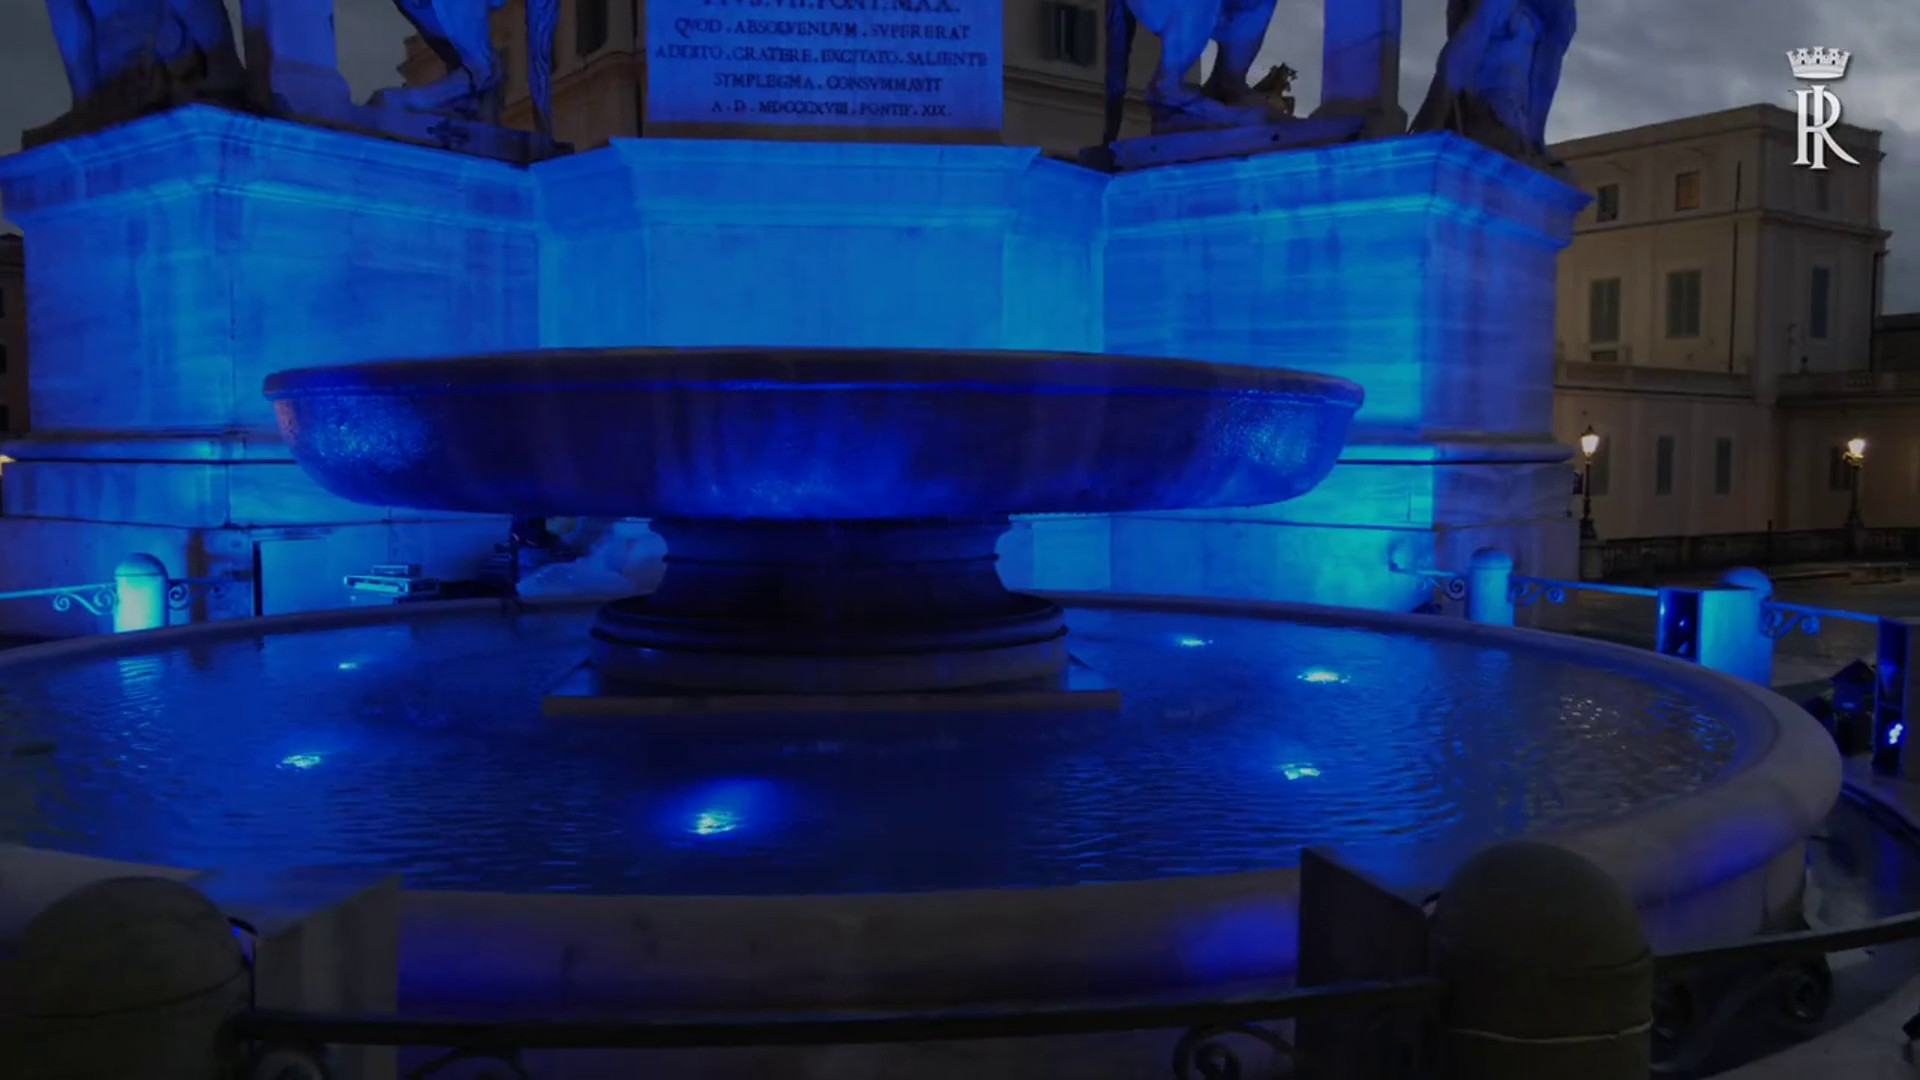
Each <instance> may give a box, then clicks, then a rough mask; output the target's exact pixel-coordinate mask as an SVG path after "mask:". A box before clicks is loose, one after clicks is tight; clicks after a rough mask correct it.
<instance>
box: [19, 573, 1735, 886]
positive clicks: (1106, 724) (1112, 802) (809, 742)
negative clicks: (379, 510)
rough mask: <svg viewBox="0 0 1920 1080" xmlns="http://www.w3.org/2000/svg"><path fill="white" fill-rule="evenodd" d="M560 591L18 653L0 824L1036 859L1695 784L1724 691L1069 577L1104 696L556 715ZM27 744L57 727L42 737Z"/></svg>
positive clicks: (1713, 743) (864, 867) (1563, 814)
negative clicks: (1090, 709)
mask: <svg viewBox="0 0 1920 1080" xmlns="http://www.w3.org/2000/svg"><path fill="white" fill-rule="evenodd" d="M587 622H588V615H587V614H586V613H585V612H568V613H547V614H538V615H530V616H522V617H520V618H518V619H512V620H510V619H508V618H506V617H504V616H499V615H493V614H486V615H472V616H461V617H457V618H456V617H445V616H437V617H431V618H423V619H419V620H416V621H413V622H409V623H403V624H390V625H384V626H371V627H358V628H351V629H340V630H327V631H319V632H312V633H302V634H295V635H284V636H278V637H272V638H267V639H263V640H242V641H233V642H228V643H218V644H208V645H204V646H198V647H194V648H182V649H169V650H165V651H161V652H156V653H154V654H152V655H148V656H138V657H130V658H119V659H106V660H96V661H89V662H86V663H83V664H72V665H61V664H53V663H50V664H47V665H46V666H45V667H42V668H35V669H32V670H19V669H16V670H14V671H9V672H7V673H6V676H5V681H4V687H0V747H7V746H11V747H14V748H16V749H17V748H20V747H24V746H28V745H29V744H34V743H40V744H43V745H42V746H41V747H40V750H41V751H42V752H38V753H32V754H26V755H22V756H14V757H11V758H6V757H0V840H10V841H24V842H28V843H33V844H40V845H47V846H53V847H59V848H64V849H67V850H73V851H80V852H85V853H88V854H95V855H105V856H111V857H116V858H123V859H135V860H142V861H151V862H162V863H170V864H175V865H186V866H202V867H212V866H227V867H251V866H274V865H281V866H284V865H313V864H352V865H360V866H369V867H381V868H386V869H390V870H394V871H398V872H400V873H402V874H404V875H405V878H406V880H407V882H408V884H409V885H412V886H415V887H427V888H467V889H507V890H538V891H595V892H616V891H620V892H657V893H754V892H842V891H866V890H919V889H941V888H963V887H989V886H1021V885H1034V886H1038V885H1058V884H1067V883H1074V882H1094V881H1116V880H1126V879H1136V878H1147V877H1157V876H1163V875H1177V874H1200V873H1212V872H1223V871H1237V870H1248V869H1255V868H1262V867H1273V866H1282V865H1290V864H1292V863H1294V862H1295V861H1297V858H1298V850H1299V848H1300V847H1301V846H1303V845H1306V844H1340V843H1366V844H1378V843H1383V842H1384V843H1389V844H1393V843H1414V842H1422V841H1436V840H1437V841H1448V842H1461V841H1478V840H1484V839H1487V838H1491V837H1494V836H1505V835H1512V834H1515V833H1519V832H1523V831H1527V830H1530V829H1536V828H1539V827H1541V826H1545V825H1563V824H1572V823H1577V822H1581V821H1588V820H1593V819H1597V818H1602V817H1606V816H1609V815H1612V814H1616V813H1618V812H1620V811H1622V810H1624V809H1627V808H1629V807H1633V806H1637V805H1640V804H1644V803H1647V802H1649V801H1653V800H1658V799H1663V798H1669V797H1672V796H1676V795H1680V794H1683V793H1685V792H1687V791H1689V790H1692V789H1694V788H1696V787H1697V786H1699V785H1700V784H1701V783H1703V782H1704V781H1705V780H1707V779H1709V778H1710V777H1712V776H1713V774H1714V773H1715V772H1716V771H1717V770H1718V769H1719V768H1720V767H1721V766H1722V765H1723V764H1724V763H1725V762H1726V761H1727V760H1728V759H1729V757H1730V756H1731V754H1732V752H1733V750H1734V739H1733V736H1732V734H1731V732H1730V730H1729V729H1728V727H1727V726H1726V725H1724V724H1723V723H1721V722H1719V721H1717V720H1715V719H1713V718H1711V717H1708V716H1706V715H1703V714H1702V712H1701V710H1700V708H1699V706H1698V705H1697V704H1696V703H1695V702H1693V701H1692V700H1690V699H1689V698H1687V697H1686V696H1684V695H1683V694H1681V693H1679V692H1677V691H1673V690H1670V689H1665V688H1658V687H1652V686H1646V685H1641V684H1637V683H1634V682H1631V681H1628V680H1627V679H1626V678H1625V677H1624V676H1623V675H1622V674H1621V673H1619V672H1616V671H1612V670H1607V669H1601V668H1587V667H1581V666H1578V665H1574V664H1569V663H1565V662H1561V661H1558V660H1554V659H1552V658H1549V657H1546V656H1537V655H1532V654H1513V653H1509V652H1507V651H1504V650H1500V649H1492V648H1484V647H1479V646H1473V645H1466V644H1460V643H1450V642H1444V641H1435V640H1430V639H1425V638H1418V637H1400V636H1392V635H1383V634H1377V633H1372V632H1367V631H1360V630H1348V629H1339V628H1328V627H1315V626H1303V625H1294V624H1288V623H1276V622H1265V621H1256V620H1248V619H1237V618H1227V617H1207V616H1179V615H1165V614H1144V613H1109V612H1087V611H1082V612H1076V613H1074V614H1073V617H1072V619H1071V622H1072V624H1073V628H1074V642H1075V651H1076V653H1077V654H1078V655H1079V656H1080V657H1081V658H1082V659H1083V660H1084V661H1085V662H1086V663H1087V664H1088V665H1089V666H1091V667H1093V668H1095V669H1097V670H1098V671H1100V672H1102V673H1103V674H1105V675H1106V676H1107V677H1108V678H1109V679H1110V680H1111V681H1112V682H1114V683H1115V684H1116V685H1118V686H1119V688H1120V689H1121V690H1122V691H1123V692H1124V693H1125V695H1126V704H1125V707H1124V708H1123V709H1122V710H1121V711H1120V712H1119V713H1118V714H1117V715H1116V714H1107V715H1104V716H1085V715H1082V716H1072V715H1025V716H1004V715H1002V716H970V715H944V716H924V715H923V716H910V717H901V718H898V722H897V724H894V725H890V726H891V727H892V729H893V731H892V733H889V734H878V733H875V732H874V730H873V727H872V725H870V724H867V725H863V728H864V733H863V734H860V735H858V736H852V735H848V734H846V733H845V732H844V731H839V730H836V728H837V727H838V725H837V723H836V722H835V720H834V719H833V718H816V719H810V720H798V721H796V725H795V731H794V733H793V734H789V735H783V736H777V737H752V738H742V737H728V738H711V739H708V738H700V739H691V738H686V737H678V738H660V737H654V738H649V737H647V736H646V735H644V734H643V733H642V732H641V731H640V730H639V729H638V727H637V726H636V725H635V724H633V723H627V722H621V721H617V720H589V721H581V720H564V721H563V720H550V719H547V718H544V717H543V716H542V715H541V714H540V698H541V695H542V694H543V692H544V691H546V690H547V689H548V688H550V687H551V686H553V685H554V684H555V683H556V682H558V681H559V680H560V679H561V678H562V676H563V675H565V673H566V672H567V671H568V670H569V669H570V668H571V667H573V666H574V665H575V664H576V663H577V662H578V661H579V659H580V657H581V655H582V652H583V649H584V644H583V643H584V640H585V638H584V636H585V632H586V627H587ZM44 744H51V748H50V749H49V748H47V747H46V746H45V745H44Z"/></svg>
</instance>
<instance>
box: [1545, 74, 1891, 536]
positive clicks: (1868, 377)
mask: <svg viewBox="0 0 1920 1080" xmlns="http://www.w3.org/2000/svg"><path fill="white" fill-rule="evenodd" d="M1834 132H1835V134H1836V136H1837V137H1838V140H1839V142H1840V143H1841V145H1842V146H1844V147H1845V148H1846V149H1847V150H1848V152H1849V153H1850V154H1851V155H1852V156H1853V157H1854V158H1856V159H1858V160H1859V162H1860V164H1859V165H1858V166H1852V165H1848V164H1845V163H1844V162H1837V163H1833V164H1832V165H1831V167H1830V168H1829V169H1827V170H1826V171H1824V172H1815V171H1812V170H1810V169H1807V168H1802V167H1796V166H1795V165H1794V164H1793V161H1794V158H1795V156H1796V146H1795V138H1796V125H1795V118H1794V116H1793V114H1792V113H1790V112H1788V111H1787V110H1785V109H1782V108H1778V107H1776V106H1772V105H1750V106H1747V107H1744V108H1738V109H1730V110H1727V111H1725V112H1717V113H1710V114H1707V115H1704V116H1693V117H1687V118H1685V119H1681V120H1675V121H1672V122H1670V123H1664V124H1655V125H1651V126H1647V127H1640V128H1633V129H1631V130H1627V131H1616V132H1611V133H1608V134H1604V135H1596V136H1593V137H1591V138H1585V139H1576V140H1572V141H1570V142H1566V143H1562V144H1560V145H1558V146H1557V147H1555V148H1554V149H1555V151H1556V152H1557V153H1558V154H1559V155H1560V156H1561V157H1562V158H1563V159H1564V160H1566V161H1567V163H1568V164H1569V165H1571V166H1572V168H1573V170H1574V172H1575V174H1576V176H1577V177H1578V178H1579V182H1580V184H1581V185H1582V186H1583V187H1584V188H1585V189H1586V190H1587V191H1588V192H1589V193H1591V194H1592V195H1593V197H1594V201H1593V203H1592V205H1591V206H1589V207H1588V208H1587V210H1586V211H1585V212H1584V213H1583V214H1582V215H1581V217H1580V219H1579V221H1578V223H1577V225H1576V234H1575V238H1574V241H1573V243H1572V245H1570V246H1569V247H1568V248H1567V250H1566V251H1565V252H1564V253H1563V254H1562V255H1561V257H1560V275H1559V302H1558V311H1557V316H1556V348H1557V351H1558V354H1559V356H1558V359H1559V364H1558V383H1557V386H1556V393H1555V403H1554V431H1555V434H1556V435H1557V436H1558V437H1559V438H1561V439H1563V440H1565V441H1566V442H1568V443H1573V444H1577V440H1578V438H1579V436H1580V434H1581V433H1582V432H1583V431H1585V430H1586V429H1587V428H1588V427H1589V426H1591V427H1592V428H1593V430H1594V431H1595V432H1597V433H1598V434H1599V435H1600V436H1601V450H1600V453H1599V455H1597V457H1596V459H1595V461H1594V465H1593V494H1594V502H1593V516H1594V521H1595V524H1596V526H1597V529H1598V532H1599V535H1600V537H1601V538H1602V539H1604V540H1614V539H1627V538H1639V537H1672V536H1700V535H1708V534H1716V533H1742V532H1760V531H1763V530H1766V529H1769V528H1772V529H1780V530H1797V529H1820V528H1835V527H1838V526H1840V525H1841V524H1842V523H1843V521H1844V520H1845V516H1846V513H1847V503H1848V488H1847V484H1848V482H1849V479H1850V474H1851V470H1850V469H1849V468H1847V467H1846V466H1845V463H1844V462H1843V461H1840V459H1839V457H1838V455H1839V454H1840V453H1841V448H1842V447H1843V446H1844V444H1845V442H1846V441H1847V440H1848V439H1849V438H1852V437H1855V436H1860V437H1865V438H1866V439H1867V440H1868V442H1869V448H1870V449H1869V453H1868V461H1867V464H1866V466H1865V469H1864V477H1865V479H1864V482H1863V485H1862V491H1861V494H1862V509H1863V516H1864V517H1865V519H1866V521H1867V523H1868V524H1870V525H1888V526H1893V525H1920V500H1916V499H1914V498H1913V495H1914V493H1915V492H1916V491H1920V487H1916V484H1920V431H1916V430H1915V428H1914V422H1915V421H1920V412H1910V411H1907V410H1908V409H1909V408H1910V406H1907V405H1902V404H1900V403H1897V402H1893V401H1891V400H1889V399H1885V398H1883V397H1878V396H1874V395H1878V394H1881V393H1882V392H1883V391H1882V389H1881V383H1882V382H1883V381H1886V380H1889V379H1895V377H1894V376H1891V375H1885V374H1877V373H1874V372H1873V371H1872V370H1871V369H1872V367H1873V361H1874V353H1875V348H1874V337H1875V333H1874V331H1875V327H1876V323H1877V321H1878V320H1879V317H1880V312H1879V297H1880V295H1881V281H1880V275H1881V268H1882V265H1883V261H1884V256H1885V254H1886V242H1887V237H1888V234H1887V233H1886V232H1885V231H1884V230H1882V229H1881V228H1880V222H1879V204H1880V179H1879V176H1880V160H1881V157H1882V154H1881V152H1880V149H1879V147H1880V135H1879V133H1878V132H1874V131H1868V130H1865V129H1862V128H1856V127H1847V126H1840V127H1836V128H1835V129H1834ZM1909 378H1911V376H1909ZM1895 381H1897V379H1896V380H1895ZM1870 396H1871V397H1873V400H1874V401H1875V402H1876V404H1875V405H1874V406H1873V407H1871V408H1869V407H1867V404H1866V400H1865V399H1866V398H1868V397H1870ZM1883 460H1884V461H1885V462H1886V464H1885V465H1884V466H1883V465H1882V464H1881V462H1882V461H1883ZM1576 507H1577V503H1576Z"/></svg>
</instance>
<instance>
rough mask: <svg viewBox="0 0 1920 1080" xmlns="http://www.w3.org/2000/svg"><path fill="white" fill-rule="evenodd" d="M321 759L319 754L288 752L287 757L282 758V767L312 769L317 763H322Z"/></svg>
mask: <svg viewBox="0 0 1920 1080" xmlns="http://www.w3.org/2000/svg"><path fill="white" fill-rule="evenodd" d="M321 760H322V758H321V756H320V755H319V754H288V755H287V756H286V757H283V758H281V759H280V767H281V768H283V769H311V768H313V767H314V766H315V765H318V764H320V762H321Z"/></svg>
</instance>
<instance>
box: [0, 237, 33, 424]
mask: <svg viewBox="0 0 1920 1080" xmlns="http://www.w3.org/2000/svg"><path fill="white" fill-rule="evenodd" d="M27 420H28V415H27V255H26V245H25V244H24V243H23V242H22V239H21V236H20V234H19V233H0V437H4V436H7V435H21V434H24V433H25V432H26V430H27Z"/></svg>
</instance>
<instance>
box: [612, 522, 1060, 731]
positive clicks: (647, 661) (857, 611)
mask: <svg viewBox="0 0 1920 1080" xmlns="http://www.w3.org/2000/svg"><path fill="white" fill-rule="evenodd" d="M653 529H654V531H655V532H657V533H659V534H660V535H661V537H662V539H664V540H665V541H666V542H667V557H666V563H667V566H666V574H665V576H664V577H662V578H661V581H660V586H659V588H657V589H655V590H654V591H653V592H652V593H650V594H648V595H646V596H640V597H634V598H633V599H630V600H622V601H617V602H615V603H612V604H608V605H607V606H606V607H604V608H602V609H601V610H600V614H599V617H598V618H597V619H596V620H595V621H594V628H593V665H594V667H595V668H596V669H597V670H598V672H599V673H600V677H601V679H602V680H603V681H604V682H606V683H610V684H617V683H627V684H638V685H641V686H652V687H656V688H658V687H670V688H674V689H683V690H711V691H726V692H729V693H738V694H755V693H788V694H870V693H893V692H902V691H933V690H953V689H961V688H973V687H981V686H991V685H1004V684H1010V683H1020V682H1027V683H1031V682H1032V681H1033V680H1038V679H1043V678H1046V677H1048V676H1057V675H1059V674H1060V673H1061V672H1062V671H1064V670H1065V668H1066V666H1067V645H1066V633H1067V628H1066V623H1065V621H1064V618H1063V616H1062V614H1061V611H1060V608H1059V605H1057V604H1054V603H1053V602H1051V601H1048V600H1042V599H1040V598H1038V597H1032V596H1024V595H1021V594H1019V593H1014V592H1009V591H1008V590H1007V588H1006V586H1005V585H1002V584H1001V583H1000V574H999V571H998V570H997V569H996V568H995V566H994V562H995V559H994V553H993V549H994V542H995V541H997V540H998V539H999V538H1000V535H1001V534H1002V533H1004V532H1006V530H1007V521H1006V519H1005V518H1004V517H1003V518H1000V519H999V520H997V521H995V520H984V521H953V522H941V521H847V522H832V521H822V522H765V521H761V522H753V521H686V520H675V519H656V520H655V521H654V522H653Z"/></svg>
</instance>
